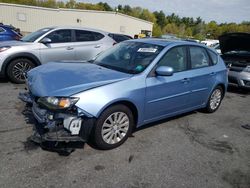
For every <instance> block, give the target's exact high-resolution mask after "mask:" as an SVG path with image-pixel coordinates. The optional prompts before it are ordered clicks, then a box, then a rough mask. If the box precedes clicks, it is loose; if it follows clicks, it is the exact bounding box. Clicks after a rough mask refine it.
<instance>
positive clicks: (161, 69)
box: [155, 66, 174, 76]
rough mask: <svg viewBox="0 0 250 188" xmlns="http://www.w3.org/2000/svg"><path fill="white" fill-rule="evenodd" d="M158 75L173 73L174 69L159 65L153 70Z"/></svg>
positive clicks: (170, 74)
mask: <svg viewBox="0 0 250 188" xmlns="http://www.w3.org/2000/svg"><path fill="white" fill-rule="evenodd" d="M155 72H156V75H158V76H172V75H173V74H174V69H173V68H172V67H167V66H160V67H157V69H156V70H155Z"/></svg>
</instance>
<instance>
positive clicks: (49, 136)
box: [19, 92, 95, 143]
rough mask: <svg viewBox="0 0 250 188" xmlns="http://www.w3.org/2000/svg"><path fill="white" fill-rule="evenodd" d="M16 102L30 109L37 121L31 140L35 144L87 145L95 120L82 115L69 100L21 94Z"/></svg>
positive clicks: (72, 101)
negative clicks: (66, 143) (50, 142)
mask: <svg viewBox="0 0 250 188" xmlns="http://www.w3.org/2000/svg"><path fill="white" fill-rule="evenodd" d="M19 98H20V99H21V100H22V101H24V102H25V103H27V104H28V106H30V107H31V111H32V114H33V116H34V117H35V119H36V123H35V125H34V130H35V131H34V134H33V136H32V137H31V139H32V140H33V141H34V142H36V143H42V142H46V141H52V142H79V141H80V142H87V141H88V138H89V135H90V133H91V130H92V127H93V126H94V123H95V118H94V117H92V116H91V115H90V114H88V113H86V112H84V111H83V110H81V109H80V108H78V107H77V106H75V103H76V102H77V101H78V99H76V98H70V97H40V98H39V97H34V96H32V94H31V93H29V92H26V93H20V94H19Z"/></svg>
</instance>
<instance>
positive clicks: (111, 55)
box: [94, 41, 163, 74]
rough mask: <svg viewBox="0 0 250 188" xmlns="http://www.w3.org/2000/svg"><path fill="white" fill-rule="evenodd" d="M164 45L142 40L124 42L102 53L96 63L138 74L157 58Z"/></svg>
mask: <svg viewBox="0 0 250 188" xmlns="http://www.w3.org/2000/svg"><path fill="white" fill-rule="evenodd" d="M162 49H163V47H162V46H159V45H155V44H147V43H142V42H134V41H133V42H122V43H119V44H117V45H115V46H114V47H112V48H111V49H109V50H107V51H105V52H103V53H102V54H100V55H99V56H98V57H97V58H96V59H95V60H94V63H95V64H97V65H100V66H103V67H106V68H109V69H113V70H117V71H120V72H125V73H129V74H138V73H141V72H142V71H144V70H145V69H146V67H147V66H148V65H149V64H150V63H151V62H152V61H153V60H154V59H155V57H156V56H157V55H158V54H159V53H160V52H161V50H162Z"/></svg>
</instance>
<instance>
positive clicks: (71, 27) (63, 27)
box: [49, 26, 108, 34]
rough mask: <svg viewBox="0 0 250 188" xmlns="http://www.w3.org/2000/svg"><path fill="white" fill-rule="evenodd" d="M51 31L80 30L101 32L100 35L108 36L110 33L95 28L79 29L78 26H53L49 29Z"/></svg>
mask: <svg viewBox="0 0 250 188" xmlns="http://www.w3.org/2000/svg"><path fill="white" fill-rule="evenodd" d="M49 28H51V29H79V30H88V31H94V32H100V33H105V34H108V32H106V31H103V30H100V29H95V28H89V27H77V26H54V27H53V26H52V27H49Z"/></svg>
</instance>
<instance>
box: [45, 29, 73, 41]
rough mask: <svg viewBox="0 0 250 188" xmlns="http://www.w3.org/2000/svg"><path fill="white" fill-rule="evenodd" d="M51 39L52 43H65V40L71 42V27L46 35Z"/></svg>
mask: <svg viewBox="0 0 250 188" xmlns="http://www.w3.org/2000/svg"><path fill="white" fill-rule="evenodd" d="M46 38H49V39H50V40H51V43H64V42H71V41H72V40H71V30H69V29H62V30H57V31H54V32H52V33H50V34H48V35H47V36H46Z"/></svg>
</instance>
